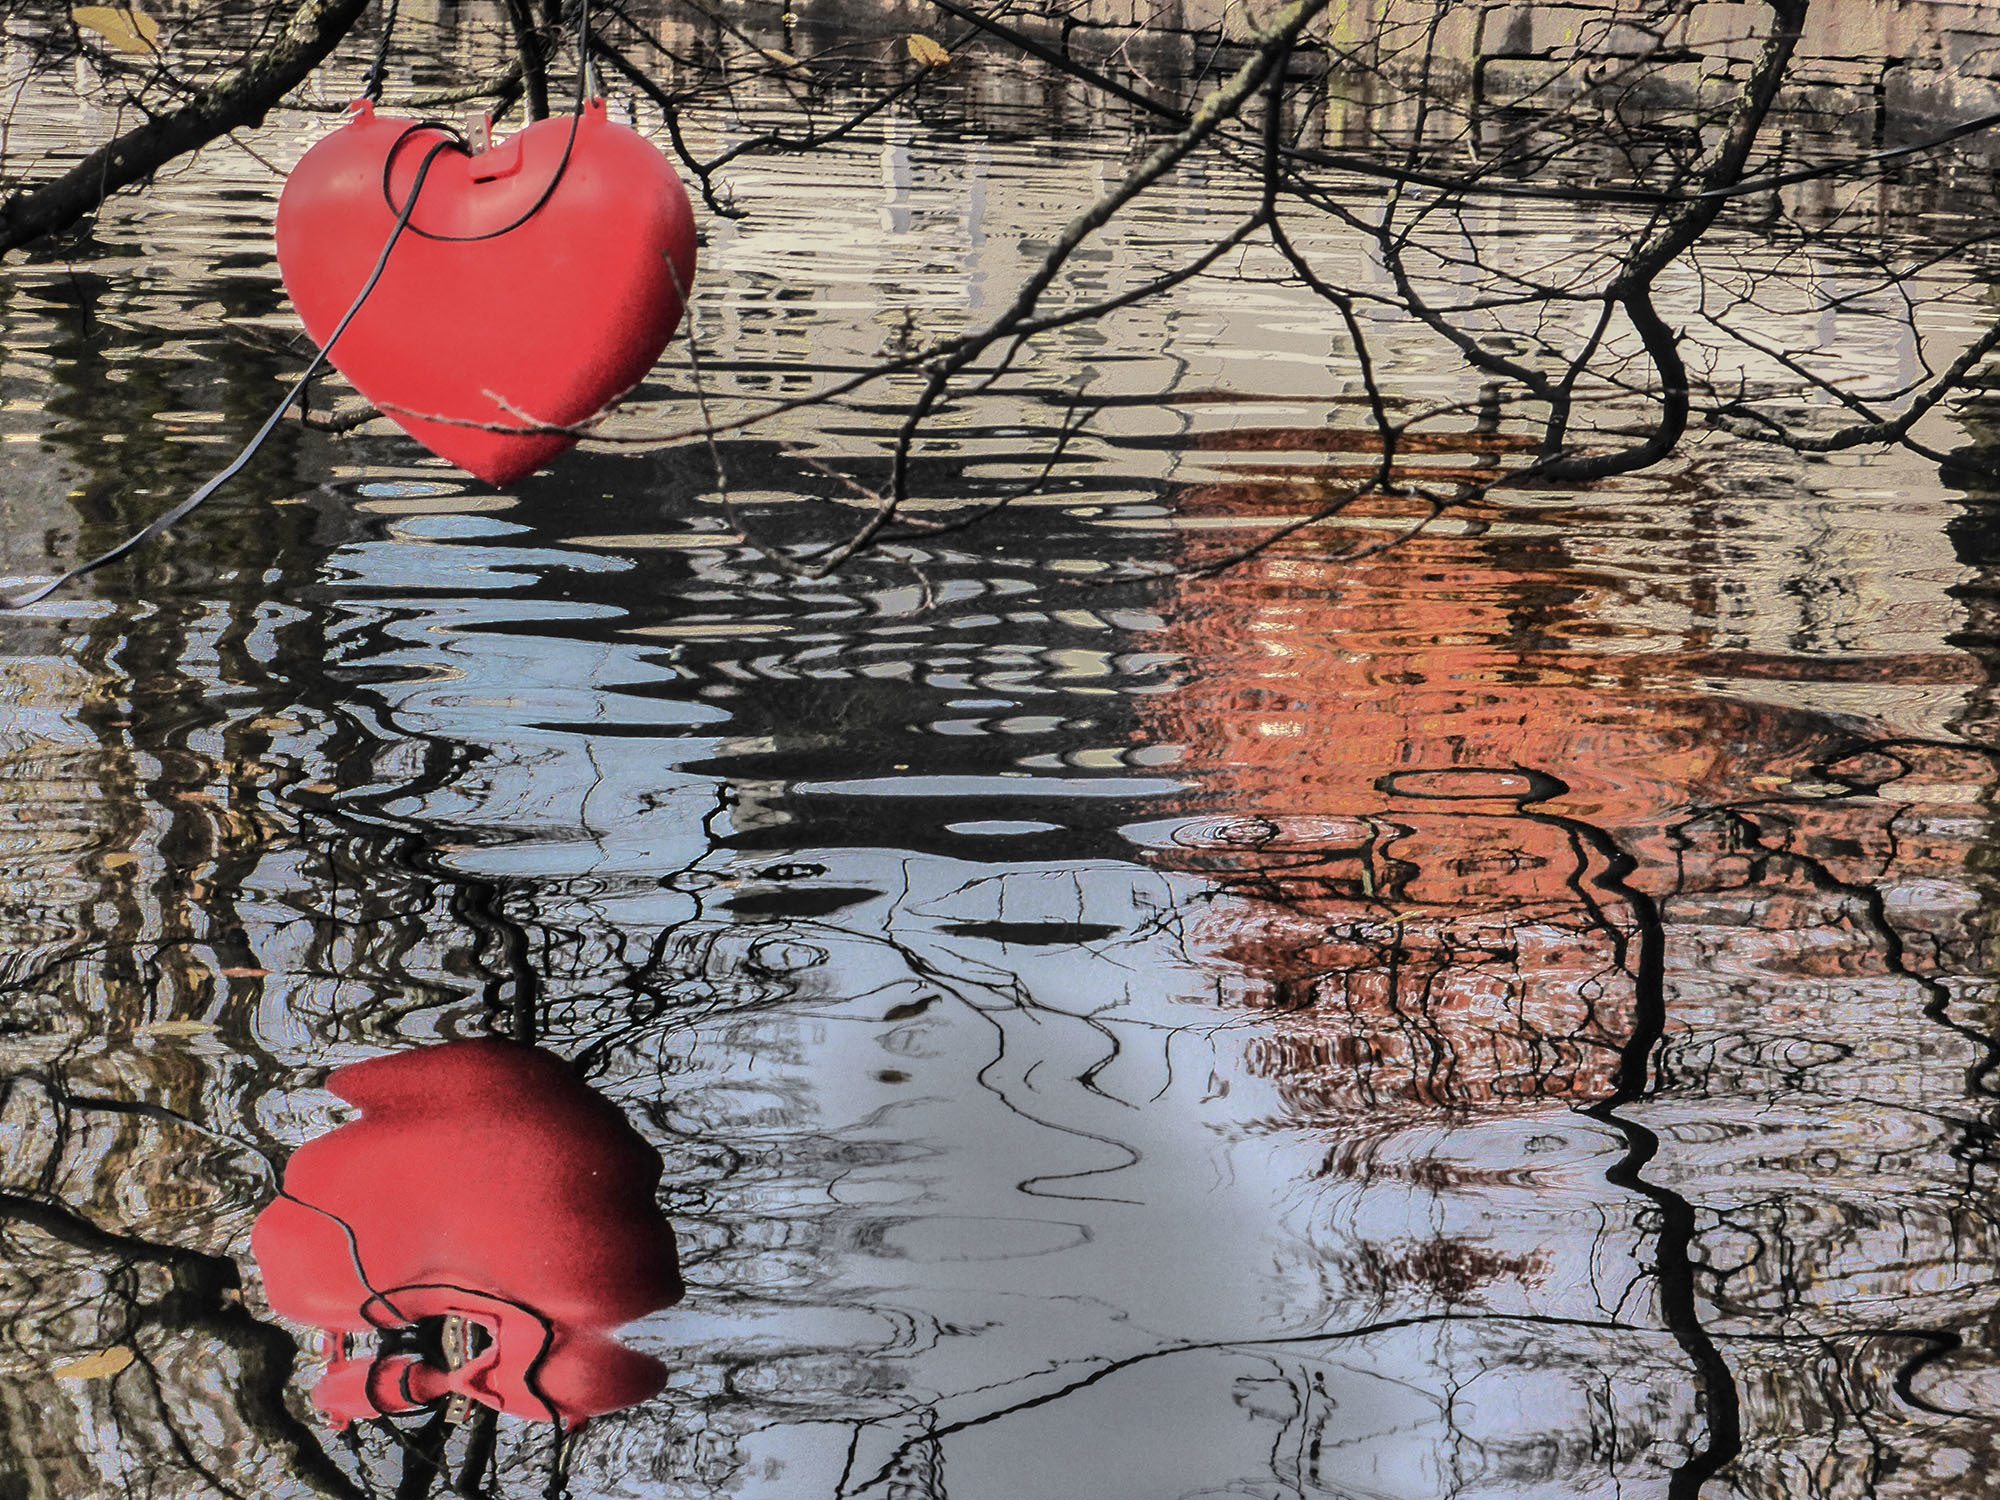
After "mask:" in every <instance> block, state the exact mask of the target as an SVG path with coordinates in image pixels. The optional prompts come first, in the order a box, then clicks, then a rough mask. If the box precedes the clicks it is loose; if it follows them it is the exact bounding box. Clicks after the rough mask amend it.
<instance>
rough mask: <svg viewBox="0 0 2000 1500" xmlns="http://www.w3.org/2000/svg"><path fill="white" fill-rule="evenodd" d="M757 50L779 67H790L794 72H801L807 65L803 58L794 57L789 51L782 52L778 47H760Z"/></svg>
mask: <svg viewBox="0 0 2000 1500" xmlns="http://www.w3.org/2000/svg"><path fill="white" fill-rule="evenodd" d="M757 50H758V51H759V52H761V53H763V54H764V56H765V57H767V58H769V59H770V60H771V61H772V62H774V63H776V64H777V65H778V66H779V67H781V68H787V69H790V70H791V71H792V72H795V73H796V72H799V71H801V70H803V69H804V67H805V60H804V59H803V58H798V57H794V56H792V54H791V53H789V52H781V51H779V50H778V49H777V48H776V47H759V48H758V49H757Z"/></svg>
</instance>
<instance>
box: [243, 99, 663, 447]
mask: <svg viewBox="0 0 2000 1500" xmlns="http://www.w3.org/2000/svg"><path fill="white" fill-rule="evenodd" d="M448 138H449V137H448V136H447V135H446V133H445V132H444V131H442V130H440V129H438V128H437V127H435V126H431V125H421V124H416V123H414V122H412V121H408V120H398V119H392V118H388V117H386V116H381V115H378V114H376V113H375V109H374V106H373V105H371V104H368V103H366V102H362V103H359V104H357V105H356V106H355V107H354V113H353V115H352V116H351V117H350V118H349V120H348V123H347V124H346V125H344V126H343V127H342V128H341V129H339V130H337V131H335V132H334V133H333V134H332V135H330V136H328V137H327V138H326V139H325V140H323V141H321V142H320V143H319V144H318V145H316V146H314V147H313V148H312V150H310V151H308V152H307V153H306V154H305V157H304V159H303V160H301V161H300V162H299V164H298V166H297V167H295V168H294V169H293V171H292V175H291V177H290V179H289V180H288V181H287V182H286V184H285V191H284V194H283V196H282V197H281V198H280V199H279V200H278V231H277V232H278V269H279V271H280V272H281V273H282V275H283V276H284V279H285V290H286V291H287V292H289V293H290V294H291V298H292V303H293V305H294V306H295V307H297V308H298V311H299V316H300V318H302V319H303V320H304V322H305V325H306V331H307V332H308V333H310V334H311V335H312V337H313V340H314V342H316V343H318V344H320V345H321V347H324V346H325V342H326V340H327V338H328V337H329V336H331V335H332V333H333V331H334V329H335V328H336V327H337V326H338V325H339V323H340V320H341V318H342V316H343V315H345V314H346V312H347V310H348V308H349V306H350V305H352V303H353V301H354V299H355V297H356V296H357V295H358V294H359V293H360V291H361V288H362V287H363V286H364V285H366V284H367V281H368V276H369V273H370V272H371V271H373V270H374V268H375V264H376V262H377V260H378V259H379V258H380V256H381V253H382V247H383V245H384V244H386V243H387V242H388V239H389V236H390V234H391V233H392V232H393V231H394V229H395V226H396V220H397V217H398V215H399V214H400V213H401V211H402V208H403V205H404V204H405V203H407V202H408V201H409V196H410V191H411V188H412V186H413V184H414V183H415V182H416V179H417V175H418V169H419V166H420V164H421V163H422V161H423V159H424V157H425V155H426V154H427V153H428V152H429V151H430V149H431V148H432V146H433V145H435V144H436V143H437V142H439V141H442V140H446V139H448ZM694 260H695V235H694V215H693V213H692V211H691V210H690V209H689V207H688V199H687V194H686V192H685V191H683V189H682V187H681V184H680V179H679V178H678V177H676V176H675V175H674V169H673V167H672V166H670V165H669V164H668V162H667V159H666V158H665V157H664V156H662V155H661V154H660V152H659V150H658V148H657V147H655V146H654V145H653V144H652V143H651V142H650V141H648V140H647V139H646V138H645V137H644V136H642V135H640V134H638V132H636V131H633V130H628V129H626V128H625V127H624V126H622V125H618V124H614V123H613V122H612V121H611V120H610V119H608V118H607V117H606V116H605V113H604V103H603V101H602V100H593V101H591V102H590V103H589V104H588V105H587V106H586V107H585V109H584V112H583V114H582V115H581V116H579V117H575V118H563V119H550V120H540V121H537V122H536V123H535V124H533V125H530V126H528V127H527V128H526V129H525V130H522V131H520V132H519V133H518V134H516V135H514V136H513V137H512V138H510V139H509V140H507V141H506V142H505V143H503V144H501V145H499V146H496V147H494V148H493V149H492V150H489V151H484V152H481V153H479V154H478V155H467V154H465V153H463V152H460V151H457V150H447V151H445V152H444V153H443V154H441V155H439V156H438V158H437V159H436V161H435V162H433V164H432V166H431V169H430V172H429V174H428V176H427V177H426V178H425V179H424V182H423V186H422V191H421V193H420V194H419V197H418V201H417V205H416V208H415V210H414V211H413V212H412V214H411V216H410V222H409V225H408V227H407V228H406V229H405V230H404V232H403V234H402V237H401V238H400V239H399V240H398V241H397V243H396V246H395V249H394V250H393V251H392V252H391V254H390V256H389V263H388V267H387V269H386V270H385V271H384V272H383V274H382V279H381V280H380V281H379V282H378V283H377V284H376V286H375V289H374V291H372V292H371V293H369V295H368V299H367V301H366V302H365V303H364V304H363V305H362V308H361V311H360V312H359V313H357V314H356V315H355V318H354V321H353V322H352V323H350V324H349V325H348V327H347V331H346V332H345V333H343V334H341V336H340V339H339V341H338V342H337V343H336V344H335V345H334V347H333V349H332V351H331V353H330V355H329V358H330V359H331V360H332V362H333V364H334V366H335V367H336V368H337V369H338V370H339V371H340V372H341V373H342V374H343V375H345V376H346V377H347V378H348V379H349V380H350V381H351V382H353V384H354V387H355V389H356V390H358V391H360V392H361V394H362V395H364V396H366V397H367V398H368V399H369V400H370V401H371V402H373V403H374V404H375V406H376V408H377V409H378V410H379V411H381V412H383V413H384V414H385V415H386V416H388V417H390V418H391V419H392V420H394V421H395V422H396V424H397V425H398V426H400V427H401V428H402V429H403V430H404V431H405V432H407V433H409V434H410V436H411V437H413V438H415V439H416V440H417V441H418V442H420V443H422V444H423V445H424V446H425V447H426V448H428V449H430V450H431V452H433V453H435V454H438V455H439V456H440V457H442V458H446V459H449V460H450V461H451V462H452V463H454V464H457V465H458V466H459V467H460V468H461V469H464V470H465V471H466V472H468V473H470V474H474V475H477V476H478V477H479V478H481V479H483V480H485V481H486V482H487V483H489V484H494V485H505V484H510V483H512V482H513V481H514V480H516V479H519V478H521V477H522V476H523V475H525V474H530V473H532V472H534V471H535V470H536V469H538V468H540V467H541V466H542V465H543V464H545V463H547V462H548V461H549V460H550V459H551V458H553V457H555V455H556V454H558V453H561V452H562V451H563V450H564V449H566V448H568V447H570V446H571V445H572V444H573V443H574V442H575V441H576V435H575V434H574V433H571V432H551V431H547V430H545V429H548V428H572V427H575V426H577V425H578V424H580V423H586V422H588V421H589V420H590V419H592V418H594V417H596V416H598V415H599V414H600V413H602V412H604V411H606V410H607V409H609V408H610V407H611V406H612V405H614V404H615V403H616V402H617V401H618V399H619V398H620V397H622V396H623V395H625V394H626V392H628V391H630V390H631V389H632V387H633V386H635V385H637V384H638V383H639V381H640V380H642V379H643V378H644V377H645V375H646V372H647V371H648V370H650V369H651V368H652V367H653V363H654V361H655V360H657V359H658V358H659V357H660V351H661V350H662V349H664V348H665V347H666V346H667V340H669V339H670V338H672V337H673V334H674V329H675V328H676V327H678V326H679V324H680V320H681V310H682V302H683V297H684V294H685V292H686V290H687V288H689V287H690V286H692V285H693V282H694Z"/></svg>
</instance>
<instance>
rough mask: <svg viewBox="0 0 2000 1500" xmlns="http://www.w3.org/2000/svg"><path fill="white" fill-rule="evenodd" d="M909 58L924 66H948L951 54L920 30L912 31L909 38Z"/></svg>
mask: <svg viewBox="0 0 2000 1500" xmlns="http://www.w3.org/2000/svg"><path fill="white" fill-rule="evenodd" d="M909 48H910V58H911V60H912V61H913V62H918V63H921V64H922V65H923V66H925V67H926V68H948V67H950V66H951V54H950V53H949V52H947V51H945V50H944V48H943V47H942V46H940V45H939V44H938V43H936V42H934V41H932V40H931V39H930V38H929V37H927V36H925V35H924V34H923V33H922V32H921V31H916V32H912V33H911V34H910V40H909Z"/></svg>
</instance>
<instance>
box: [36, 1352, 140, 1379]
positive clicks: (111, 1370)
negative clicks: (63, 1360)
mask: <svg viewBox="0 0 2000 1500" xmlns="http://www.w3.org/2000/svg"><path fill="white" fill-rule="evenodd" d="M136 1357H137V1356H135V1355H134V1354H133V1353H132V1351H131V1350H130V1349H128V1348H126V1347H125V1346H124V1345H123V1344H113V1345H112V1346H111V1347H110V1348H109V1349H100V1350H98V1351H97V1352H96V1353H95V1354H86V1355H84V1357H83V1358H82V1359H73V1360H71V1361H70V1362H69V1363H68V1364H66V1365H58V1366H56V1368H55V1369H54V1370H52V1371H51V1372H50V1373H51V1374H53V1375H54V1376H55V1378H56V1379H58V1380H109V1379H110V1378H111V1377H112V1376H113V1375H116V1374H117V1373H118V1372H119V1371H120V1370H122V1369H124V1368H125V1367H126V1366H127V1365H129V1364H131V1363H132V1361H133V1359H134V1358H136Z"/></svg>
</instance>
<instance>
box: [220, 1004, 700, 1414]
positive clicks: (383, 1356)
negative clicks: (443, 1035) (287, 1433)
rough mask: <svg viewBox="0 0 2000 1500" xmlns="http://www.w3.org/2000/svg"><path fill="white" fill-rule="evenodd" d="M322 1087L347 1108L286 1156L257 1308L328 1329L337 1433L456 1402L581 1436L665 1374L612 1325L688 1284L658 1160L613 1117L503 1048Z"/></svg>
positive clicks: (539, 1060) (382, 1068)
mask: <svg viewBox="0 0 2000 1500" xmlns="http://www.w3.org/2000/svg"><path fill="white" fill-rule="evenodd" d="M328 1087H330V1088H331V1089H332V1090H333V1091H334V1093H336V1094H338V1095H339V1096H340V1097H341V1098H342V1099H345V1100H346V1101H347V1102H348V1103H350V1104H352V1105H354V1106H356V1107H357V1108H358V1109H359V1110H360V1111H361V1115H360V1117H359V1118H358V1119H354V1120H351V1121H348V1122H347V1123H345V1124H343V1125H341V1126H340V1127H339V1128H337V1129H335V1130H333V1131H331V1132H330V1133H328V1134H327V1135H324V1136H322V1137H320V1138H319V1139H318V1140H315V1141H310V1142H308V1143H307V1144H306V1145H305V1146H303V1147H301V1148H300V1149H299V1151H298V1152H297V1153H296V1154H295V1155H294V1156H293V1157H292V1160H291V1162H290V1164H289V1165H288V1166H287V1167H286V1169H285V1180H284V1194H283V1196H281V1197H280V1198H279V1199H278V1200H277V1201H276V1202H274V1203H272V1204H271V1205H270V1206H269V1207H268V1208H266V1209H265V1210H264V1212H263V1213H262V1214H261V1215H260V1216H259V1217H258V1220H257V1223H256V1226H255V1228H254V1229H253V1230H252V1233H251V1237H250V1248H251V1253H252V1255H253V1256H255V1258H256V1261H257V1264H258V1267H259V1268H260V1269H261V1270H262V1272H263V1276H264V1287H265V1292H266V1295H267V1296H268V1297H269V1299H270V1303H271V1307H272V1309H273V1310H274V1311H276V1312H277V1313H278V1314H279V1315H280V1316H282V1317H285V1318H289V1319H291V1320H293V1321H295V1322H299V1323H308V1324H312V1325H314V1326H316V1327H319V1328H322V1329H325V1330H326V1335H327V1337H326V1350H325V1352H326V1355H327V1362H328V1369H327V1374H326V1376H325V1378H324V1379H323V1380H322V1381H321V1382H320V1384H319V1386H318V1388H317V1389H316V1390H315V1391H314V1393H313V1399H314V1400H315V1402H316V1403H317V1404H318V1405H319V1407H320V1409H321V1410H323V1411H324V1412H325V1413H326V1414H327V1415H328V1416H329V1417H330V1418H331V1419H332V1420H333V1421H334V1423H335V1425H337V1426H341V1427H344V1426H346V1425H347V1424H348V1423H349V1422H351V1421H354V1420H355V1419H356V1418H368V1417H377V1416H384V1415H388V1414H392V1413H396V1412H407V1411H414V1410H417V1409H419V1408H421V1407H425V1406H428V1405H431V1404H432V1403H434V1402H437V1401H440V1400H444V1399H446V1398H448V1397H452V1396H460V1397H464V1398H466V1399H469V1400H472V1401H476V1402H479V1403H481V1404H483V1405H485V1406H490V1407H492V1408H494V1409H495V1410H497V1411H502V1412H507V1413H509V1414H511V1415H514V1416H520V1417H529V1418H535V1419H539V1420H544V1421H547V1420H561V1421H563V1422H568V1423H575V1422H581V1421H583V1420H584V1419H586V1418H588V1417H593V1416H597V1415H599V1414H601V1413H604V1412H608V1411H616V1410H618V1409H620V1408H622V1407H627V1406H632V1405H635V1404H636V1403H638V1402H640V1401H644V1400H645V1399H647V1398H648V1397H649V1396H652V1395H654V1394H655V1393H657V1392H658V1391H659V1389H660V1388H661V1386H662V1385H664V1384H665V1382H666V1376H667V1370H666V1367H665V1366H664V1365H662V1364H661V1363H660V1362H659V1361H658V1360H656V1359H652V1358H650V1357H648V1356H646V1355H643V1354H640V1353H637V1352H636V1351H634V1350H632V1349H629V1348H627V1347H626V1346H625V1345H624V1344H622V1343H620V1342H619V1341H618V1339H617V1338H616V1337H615V1333H616V1330H617V1329H618V1328H620V1327H621V1326H623V1325H624V1324H627V1323H630V1322H631V1321H633V1320H634V1319H636V1318H639V1317H642V1316H644V1315H645V1314H647V1313H649V1312H653V1311H656V1310H657V1309H659V1308H663V1307H668V1306H671V1305H672V1304H673V1303H675V1302H677V1301H679V1300H680V1297H681V1293H682V1291H683V1290H684V1288H683V1286H682V1283H681V1278H680V1272H679V1266H678V1263H677V1260H676V1257H675V1254H674V1236H673V1230H672V1228H671V1227H670V1226H669V1225H668V1223H667V1221H666V1219H665V1217H664V1216H663V1215H662V1214H661V1213H660V1210H659V1206H658V1204H657V1203H656V1202H655V1201H654V1190H655V1189H656V1188H657V1186H658V1184H659V1181H660V1159H659V1156H658V1154H657V1153H656V1152H655V1151H654V1150H653V1149H652V1148H651V1147H650V1146H648V1145H647V1144H646V1142H645V1141H644V1140H643V1139H641V1137H640V1136H639V1134H638V1132H637V1131H635V1130H634V1129H633V1128H632V1127H631V1125H630V1124H629V1123H627V1121H626V1119H625V1117H624V1116H623V1115H622V1114H621V1113H620V1112H619V1110H618V1108H617V1106H616V1105H614V1104H612V1103H611V1102H610V1101H609V1100H607V1099H605V1098H603V1097H602V1096H601V1095H599V1094H596V1093H594V1092H592V1091H591V1090H590V1089H589V1088H587V1087H585V1086H584V1085H583V1084H582V1083H581V1082H579V1081H578V1079H577V1078H576V1076H575V1074H573V1073H572V1072H571V1071H570V1070H569V1068H568V1067H567V1066H566V1065H565V1064H564V1063H563V1062H562V1060H561V1059H560V1058H556V1057H553V1056H551V1055H549V1054H548V1053H545V1052H538V1051H536V1050H535V1049H534V1048H532V1047H525V1046H520V1045H517V1044H515V1043H512V1042H501V1041H470V1042H451V1043H447V1044H445V1045H443V1046H436V1047H422V1048H418V1049H416V1050H413V1051H409V1052H399V1053H395V1054H392V1055H390V1056H387V1057H378V1058H374V1059H371V1060H370V1061H368V1062H364V1063H359V1064H356V1065H355V1066H353V1067H347V1068H342V1069H340V1070H339V1071H338V1072H336V1073H335V1074H334V1075H333V1076H332V1077H331V1078H330V1079H329V1080H328ZM441 1331H442V1332H441ZM371 1336H379V1339H378V1338H377V1337H371ZM357 1337H362V1338H365V1339H366V1340H367V1345H366V1346H364V1347H362V1348H360V1349H357V1348H356V1347H355V1340H356V1339H357ZM378 1343H379V1347H376V1345H377V1344H378Z"/></svg>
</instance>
